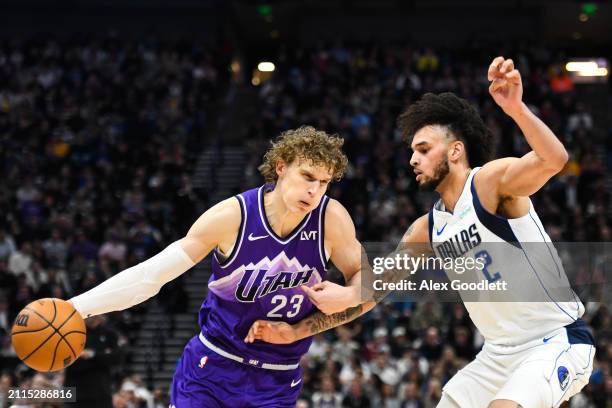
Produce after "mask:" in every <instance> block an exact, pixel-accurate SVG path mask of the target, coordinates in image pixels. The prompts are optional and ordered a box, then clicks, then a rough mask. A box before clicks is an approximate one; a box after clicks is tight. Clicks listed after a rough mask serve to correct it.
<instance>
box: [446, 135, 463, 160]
mask: <svg viewBox="0 0 612 408" xmlns="http://www.w3.org/2000/svg"><path fill="white" fill-rule="evenodd" d="M462 156H465V145H464V144H463V142H462V141H461V140H455V141H453V142H451V143H450V145H449V146H448V158H449V160H450V161H452V162H456V161H458V160H459V159H460V158H461V157H462Z"/></svg>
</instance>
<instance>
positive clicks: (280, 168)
mask: <svg viewBox="0 0 612 408" xmlns="http://www.w3.org/2000/svg"><path fill="white" fill-rule="evenodd" d="M286 171H287V163H285V162H284V161H282V160H279V161H277V162H276V174H277V175H278V177H280V176H282V175H283V174H285V172H286Z"/></svg>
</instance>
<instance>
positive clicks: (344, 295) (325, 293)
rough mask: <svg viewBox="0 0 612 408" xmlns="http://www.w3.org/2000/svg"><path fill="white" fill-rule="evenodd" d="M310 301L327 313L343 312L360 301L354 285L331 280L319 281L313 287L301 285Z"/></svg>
mask: <svg viewBox="0 0 612 408" xmlns="http://www.w3.org/2000/svg"><path fill="white" fill-rule="evenodd" d="M301 288H302V290H303V291H304V292H305V293H306V295H308V298H309V299H310V301H311V302H312V303H313V304H314V305H315V306H316V307H317V308H318V309H319V310H320V311H322V312H323V313H325V314H326V315H330V314H334V313H339V312H343V311H345V310H346V309H348V308H350V307H355V306H357V305H358V304H359V303H360V299H359V296H358V294H357V293H356V290H355V288H354V287H350V286H342V285H338V284H335V283H333V282H330V281H323V282H320V283H317V284H316V285H314V286H313V287H312V288H309V287H308V286H306V285H303V286H301Z"/></svg>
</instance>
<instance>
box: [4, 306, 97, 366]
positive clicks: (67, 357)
mask: <svg viewBox="0 0 612 408" xmlns="http://www.w3.org/2000/svg"><path fill="white" fill-rule="evenodd" d="M86 338H87V335H86V331H85V321H84V320H83V318H82V317H81V315H80V314H79V313H78V312H77V311H76V309H75V308H74V307H73V306H72V305H71V304H70V303H68V302H66V301H65V300H62V299H50V298H47V299H39V300H36V301H34V302H32V303H30V304H29V305H27V306H26V307H24V308H23V310H22V311H21V312H19V314H18V315H17V317H16V318H15V323H14V324H13V328H12V330H11V341H12V343H13V348H14V349H15V352H16V353H17V357H19V358H20V359H21V361H23V362H24V363H25V364H26V365H27V366H29V367H31V368H33V369H34V370H37V371H43V372H44V371H57V370H61V369H62V368H65V367H68V366H69V365H70V364H72V363H73V362H74V361H75V360H76V359H77V358H78V356H79V355H81V353H82V352H83V349H84V348H85V341H86Z"/></svg>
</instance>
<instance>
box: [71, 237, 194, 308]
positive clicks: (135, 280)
mask: <svg viewBox="0 0 612 408" xmlns="http://www.w3.org/2000/svg"><path fill="white" fill-rule="evenodd" d="M193 265H195V263H194V262H193V261H192V260H191V258H190V257H189V255H187V253H186V252H185V251H184V250H183V247H182V246H181V244H180V241H176V242H173V243H172V244H170V245H168V247H166V249H164V250H163V251H161V252H160V253H159V254H157V255H155V256H153V257H151V258H149V259H147V260H146V261H143V262H141V263H139V264H138V265H136V266H132V267H131V268H128V269H126V270H124V271H122V272H119V273H118V274H117V275H115V276H113V277H111V278H109V279H107V280H105V281H104V282H102V283H101V284H99V285H98V286H96V287H95V288H92V289H90V290H88V291H87V292H85V293H82V294H80V295H78V296H75V297H73V298H72V299H70V300H71V301H72V304H73V305H74V307H75V309H76V310H77V311H78V312H79V313H80V314H81V316H83V318H87V317H90V316H95V315H99V314H103V313H108V312H113V311H116V310H123V309H127V308H129V307H132V306H134V305H137V304H138V303H142V302H144V301H145V300H147V299H149V298H150V297H152V296H155V295H156V294H157V293H158V292H159V290H160V289H161V287H162V286H163V285H164V284H166V283H168V282H170V281H171V280H173V279H175V278H177V277H178V276H180V275H182V274H183V273H185V272H186V271H187V270H189V269H190V268H191V267H192V266H193Z"/></svg>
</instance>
